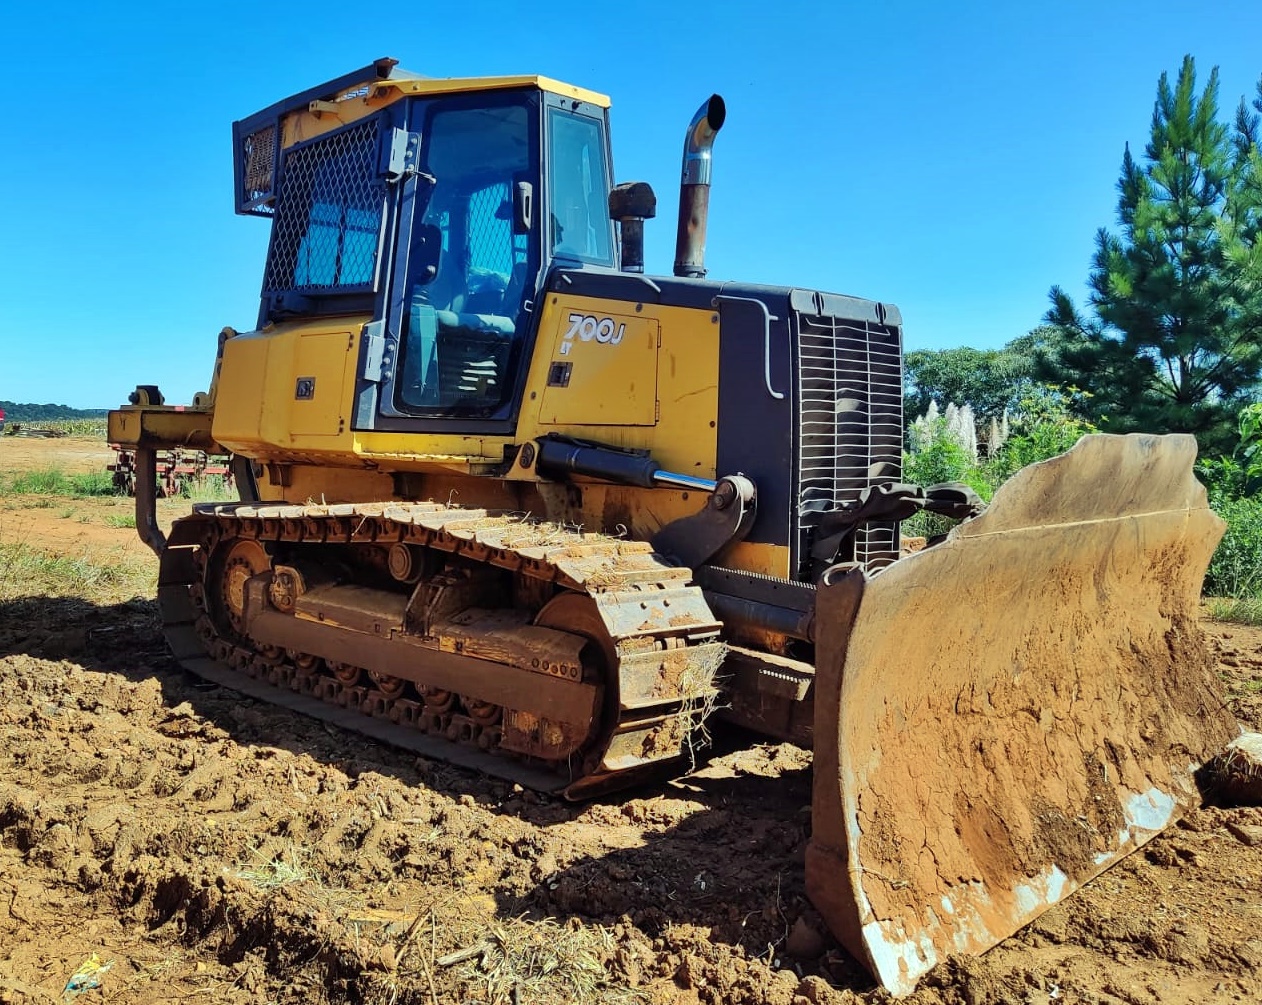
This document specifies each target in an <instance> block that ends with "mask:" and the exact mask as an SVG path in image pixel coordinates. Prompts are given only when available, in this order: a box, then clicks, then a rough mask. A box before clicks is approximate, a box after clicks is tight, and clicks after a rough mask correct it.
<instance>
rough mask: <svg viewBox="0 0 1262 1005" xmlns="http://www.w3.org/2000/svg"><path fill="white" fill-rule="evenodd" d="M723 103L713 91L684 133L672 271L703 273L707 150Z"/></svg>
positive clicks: (724, 114)
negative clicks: (677, 227) (677, 222)
mask: <svg viewBox="0 0 1262 1005" xmlns="http://www.w3.org/2000/svg"><path fill="white" fill-rule="evenodd" d="M725 118H727V106H726V105H724V103H723V99H722V98H720V97H719V96H718V95H717V94H712V95H711V96H710V100H709V101H707V102H706V103H705V104H704V105H702V106H701V107H700V108H698V109H697V114H696V115H694V116H693V117H692V121H691V122H689V123H688V132H687V134H686V135H685V136H684V164H683V180H682V182H681V184H680V186H679V230H678V232H677V234H676V237H675V275H677V276H688V277H691V278H693V279H701V278H703V277H704V276H705V230H706V217H707V216H708V214H709V210H710V151H711V150H712V149H713V147H714V137H715V136H716V135H717V133H718V131H719V130H720V129H721V128H723V120H724V119H725Z"/></svg>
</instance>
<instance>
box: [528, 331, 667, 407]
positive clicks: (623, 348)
mask: <svg viewBox="0 0 1262 1005" xmlns="http://www.w3.org/2000/svg"><path fill="white" fill-rule="evenodd" d="M660 333H661V329H660V328H659V326H658V323H657V320H656V319H654V318H646V317H644V316H643V315H642V314H641V315H634V314H631V315H627V314H612V315H610V314H603V315H601V316H600V317H599V318H597V317H596V316H595V315H592V314H584V313H582V312H581V311H572V312H571V313H570V314H569V315H568V317H566V318H565V319H564V320H563V321H562V324H561V326H560V328H558V329H557V332H556V335H557V338H556V341H555V342H554V343H553V345H552V347H551V348H552V354H551V364H550V368H549V379H548V385H547V386H546V387H545V388H544V389H543V393H542V394H541V395H540V401H539V423H540V425H551V426H651V425H653V424H654V423H655V422H656V421H657V347H658V340H659V338H660ZM544 347H545V348H546V344H545V346H544ZM558 370H559V372H560V375H559V376H554V371H558ZM562 381H564V384H562ZM588 386H590V387H592V388H596V389H599V392H600V393H599V394H598V395H592V394H590V393H588V391H587V387H588Z"/></svg>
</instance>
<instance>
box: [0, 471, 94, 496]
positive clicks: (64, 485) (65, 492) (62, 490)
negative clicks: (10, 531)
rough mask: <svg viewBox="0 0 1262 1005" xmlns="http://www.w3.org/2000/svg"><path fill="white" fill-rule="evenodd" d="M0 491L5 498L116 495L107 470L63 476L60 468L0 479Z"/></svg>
mask: <svg viewBox="0 0 1262 1005" xmlns="http://www.w3.org/2000/svg"><path fill="white" fill-rule="evenodd" d="M0 489H3V491H4V492H5V494H7V495H31V496H67V497H69V498H72V499H83V498H87V497H90V496H113V495H118V494H119V493H118V489H117V488H115V487H114V479H113V476H112V475H111V474H110V472H108V471H86V472H82V473H79V474H67V473H66V472H65V471H62V470H61V469H60V468H43V469H41V470H39V471H21V472H18V473H17V474H13V475H9V476H7V477H0Z"/></svg>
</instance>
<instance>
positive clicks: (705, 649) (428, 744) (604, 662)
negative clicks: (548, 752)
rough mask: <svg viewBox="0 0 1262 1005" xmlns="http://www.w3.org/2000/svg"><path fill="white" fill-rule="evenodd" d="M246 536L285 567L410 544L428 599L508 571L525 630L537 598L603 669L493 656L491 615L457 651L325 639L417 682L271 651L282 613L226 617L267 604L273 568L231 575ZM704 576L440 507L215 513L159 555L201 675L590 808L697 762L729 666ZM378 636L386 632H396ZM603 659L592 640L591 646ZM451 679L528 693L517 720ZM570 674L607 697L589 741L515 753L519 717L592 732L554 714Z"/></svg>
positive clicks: (171, 613)
mask: <svg viewBox="0 0 1262 1005" xmlns="http://www.w3.org/2000/svg"><path fill="white" fill-rule="evenodd" d="M241 542H256V543H257V545H258V549H257V553H258V554H278V555H285V554H287V553H294V552H297V551H299V550H301V551H302V553H304V554H306V555H313V554H315V555H321V556H323V555H325V554H330V553H331V552H332V549H333V548H336V547H337V546H352V547H353V546H363V548H364V549H367V550H364V551H362V553H363V554H368V553H369V552H372V553H375V554H377V555H378V556H384V555H385V554H386V553H387V552H386V550H387V549H392V548H395V546H406V549H407V554H412V555H419V556H421V559H420V562H421V564H425V565H427V567H428V568H429V569H430V570H431V572H430V575H429V576H428V577H417V579H418V580H419V582H418V583H417V585H416V586H415V587H408V589H414V590H415V591H416V592H417V593H419V592H420V591H422V590H424V589H430V590H431V591H432V592H433V591H437V590H441V588H442V586H443V583H444V580H443V579H442V577H443V576H444V575H447V574H448V571H449V570H450V568H451V566H452V563H453V560H457V564H458V565H459V566H460V568H462V569H464V570H470V569H472V570H477V569H482V570H484V571H489V570H503V572H501V573H499V575H500V576H501V577H502V576H505V575H506V576H508V577H510V579H511V582H512V584H513V593H514V595H515V596H516V597H518V598H519V602H518V609H517V610H516V612H515V613H516V615H517V617H518V619H519V620H520V618H521V616H522V613H523V612H522V611H521V609H520V608H521V605H522V604H523V603H524V604H525V606H526V607H527V609H528V610H527V613H528V614H529V615H533V616H534V617H535V623H536V624H540V625H544V626H546V628H544V629H542V631H544V632H545V633H546V634H548V636H549V638H560V639H561V641H562V642H564V639H565V637H566V636H565V635H558V634H557V633H571V634H572V635H573V636H575V637H576V645H577V644H582V643H587V642H591V643H594V644H595V649H596V652H597V653H598V656H599V658H598V659H596V660H594V661H593V660H591V659H586V660H585V661H584V664H583V666H582V668H581V670H580V668H579V667H578V666H577V665H570V664H567V663H565V662H564V661H557V662H552V661H549V660H548V659H544V660H543V661H542V667H541V666H540V661H539V660H535V661H534V665H533V666H532V665H531V664H530V662H528V661H523V660H522V659H520V657H519V658H517V659H515V660H514V659H512V658H511V657H509V656H505V657H502V659H503V660H504V661H503V662H496V661H495V659H494V646H493V645H490V646H481V647H479V643H480V642H481V640H480V638H479V637H478V635H477V628H476V624H477V623H478V622H476V621H475V622H474V627H471V629H470V634H469V636H468V637H465V638H458V639H456V640H454V642H453V639H452V638H450V637H442V635H441V633H440V632H439V631H438V630H437V629H432V628H431V626H429V625H422V626H418V625H416V624H408V625H407V626H404V625H403V624H401V623H400V624H396V625H395V626H394V628H395V629H396V630H395V631H393V632H386V634H385V640H384V642H383V640H382V638H379V637H377V636H373V635H366V634H362V633H361V634H356V633H354V632H349V633H348V632H345V631H342V632H341V634H337V635H331V634H330V633H338V632H339V629H337V628H327V627H324V626H320V627H319V628H318V629H316V630H317V631H319V632H323V633H324V637H326V638H333V640H334V642H336V643H338V645H337V647H336V648H337V649H338V651H339V652H341V651H343V650H345V648H346V646H347V645H350V646H351V647H352V648H363V649H367V648H371V647H375V649H374V651H376V652H378V653H381V652H386V653H388V654H389V656H390V658H391V660H393V661H394V663H395V664H399V661H400V660H401V661H402V664H400V665H406V667H407V675H408V681H410V682H411V687H406V686H405V685H406V684H407V683H408V681H404V680H401V679H400V678H397V677H391V676H388V675H385V674H383V673H381V672H377V671H374V673H373V674H372V675H369V674H366V673H360V672H358V671H357V668H355V667H353V666H348V665H347V664H346V663H339V662H337V661H336V660H334V659H332V658H328V659H323V658H320V657H322V656H325V655H327V653H307V652H303V651H300V650H296V649H293V648H282V647H280V646H278V645H276V644H268V643H267V642H266V641H262V642H261V641H260V639H259V638H254V637H252V636H251V631H252V630H254V629H256V628H257V626H259V625H262V624H263V623H264V622H265V621H266V622H267V624H269V625H271V626H273V627H274V626H277V625H279V626H280V627H281V630H282V631H283V630H284V628H285V626H286V624H287V622H286V619H285V618H283V617H280V616H279V615H280V612H278V611H277V610H275V609H274V606H268V609H267V611H266V616H265V617H258V619H257V620H253V621H250V622H249V623H248V624H247V622H246V619H245V617H244V616H239V615H234V616H233V617H232V618H231V619H229V620H225V618H224V617H223V616H222V604H220V605H219V607H218V609H217V605H216V600H215V598H216V597H220V596H225V595H228V596H230V597H232V598H234V599H235V602H236V603H238V604H240V603H242V600H241V598H242V597H243V596H245V595H246V594H248V595H249V596H250V597H251V598H252V602H253V603H254V604H255V605H257V606H256V607H255V608H252V609H251V611H252V614H257V612H258V611H259V610H261V609H262V607H263V606H264V605H266V604H267V602H266V601H264V600H262V599H261V598H262V597H263V596H264V595H265V592H266V587H267V584H268V583H270V581H271V575H272V570H271V568H267V569H259V568H254V567H253V566H254V565H256V564H259V563H258V562H253V563H252V562H250V561H241V560H234V563H233V564H232V567H231V568H230V569H228V570H224V569H222V568H219V567H218V566H219V565H220V564H221V563H220V562H219V561H217V560H216V556H223V555H225V554H232V555H238V554H242V553H244V554H246V555H251V554H254V553H255V551H256V549H255V548H254V545H252V544H251V545H245V546H243V547H242V546H241V545H240V543H241ZM311 545H316V546H332V548H324V549H320V548H316V549H312V548H310V547H309V546H311ZM299 546H308V547H306V548H302V549H300V548H299ZM234 548H235V549H236V550H234ZM396 553H397V554H403V553H401V552H398V551H397V549H396ZM385 564H388V562H387V563H385ZM435 569H438V570H440V571H438V572H434V571H433V570H435ZM216 577H220V578H216ZM691 579H692V573H691V571H690V570H688V569H682V568H677V567H674V566H671V565H668V564H667V563H666V561H665V560H664V559H663V558H662V557H661V556H659V555H656V554H654V553H653V551H652V548H651V547H650V546H649V544H648V543H647V542H642V541H624V540H621V539H618V538H613V537H609V536H607V535H603V534H593V533H583V532H580V531H577V530H574V529H572V528H567V527H562V526H559V525H556V524H546V523H541V522H538V521H534V520H532V519H530V518H528V517H524V516H522V515H520V514H502V513H501V514H495V513H489V512H487V511H485V510H480V509H462V508H459V507H455V506H444V505H440V504H437V503H414V504H404V503H397V502H391V503H367V504H363V503H360V504H345V505H309V506H293V505H273V506H268V505H258V504H246V503H236V504H202V505H198V506H195V507H194V511H193V513H192V514H191V515H189V516H187V517H184V518H182V519H180V520H178V521H177V522H176V524H175V526H174V527H173V528H172V532H171V535H170V538H169V541H168V545H167V548H166V549H165V551H164V552H163V554H162V558H161V565H160V575H159V585H158V599H159V605H160V608H161V612H162V620H163V629H164V632H165V634H166V637H167V640H168V642H169V644H170V646H171V648H172V651H173V653H174V654H175V656H176V658H177V659H178V660H179V661H180V662H181V665H183V666H184V667H185V668H186V669H188V670H190V671H191V672H193V673H195V674H197V675H199V676H201V677H204V678H206V679H208V680H211V681H213V682H215V683H218V684H222V685H224V686H228V687H231V688H233V689H235V690H238V691H241V692H242V693H245V694H248V695H250V696H251V697H254V698H258V699H260V700H263V701H268V702H270V703H272V704H279V705H282V706H284V707H288V708H292V709H294V710H295V711H299V712H302V713H304V714H307V715H310V716H313V717H315V718H319V719H323V720H325V721H329V722H332V723H335V724H337V725H339V726H342V727H345V728H348V729H352V730H355V731H356V732H359V733H362V734H364V735H367V736H370V737H372V738H373V739H376V740H383V741H386V742H389V743H392V744H394V745H396V746H400V747H403V748H405V749H410V750H414V751H417V752H418V753H421V754H424V755H425V756H428V757H432V758H436V759H440V760H444V761H448V762H450V763H453V764H458V765H461V766H464V767H468V768H473V769H475V770H478V771H481V772H483V773H485V774H490V775H495V776H498V777H502V778H506V779H509V780H512V781H515V782H518V783H520V784H523V785H526V786H529V787H531V788H534V789H538V790H542V791H560V792H563V793H564V794H565V795H566V796H567V797H568V798H574V799H578V798H588V797H591V796H595V795H599V794H601V793H603V792H607V791H612V790H615V789H618V788H622V787H625V786H626V785H630V784H634V783H636V782H638V781H639V780H641V779H642V778H644V777H645V776H646V775H650V774H658V773H660V772H661V771H663V770H664V769H668V768H670V767H675V768H677V767H678V766H679V762H680V761H681V759H682V758H683V757H684V756H685V755H687V754H688V753H690V751H691V744H692V736H693V733H694V730H695V727H696V726H697V725H698V724H699V723H700V721H701V719H702V718H703V717H704V715H705V714H706V713H707V712H708V710H709V709H710V707H712V705H713V704H714V699H715V697H716V694H717V691H716V689H715V685H714V677H715V673H716V671H717V670H718V668H719V666H720V665H721V663H722V661H723V658H724V654H725V647H724V646H723V644H722V643H720V642H719V641H718V634H719V631H720V628H721V625H720V624H719V623H718V622H717V621H716V620H715V619H714V617H713V615H712V614H711V612H710V610H709V608H708V607H707V605H706V603H705V600H704V598H703V597H702V594H701V591H700V589H699V588H698V587H696V586H693V585H691ZM402 596H403V594H400V599H401V598H402ZM523 597H524V598H533V600H532V599H527V600H525V601H522V600H520V598H523ZM237 610H238V611H239V610H240V608H237ZM287 613H288V612H287ZM217 615H218V616H217ZM290 617H291V618H292V614H290ZM456 620H459V618H457V619H456ZM292 627H294V628H297V627H298V622H296V621H294V622H292ZM375 630H376V631H377V632H378V633H380V632H381V631H382V629H381V627H380V625H376V626H375ZM259 634H260V635H264V633H262V632H260V633H259ZM383 645H385V646H387V647H388V648H387V649H382V646H383ZM314 648H319V647H318V645H317V646H315V647H314ZM591 651H592V647H591V646H588V647H587V648H586V649H584V650H583V652H584V653H587V654H590V653H591ZM464 652H474V653H476V654H477V655H462V654H463V653H464ZM461 660H464V661H467V662H466V663H460V662H459V661H461ZM488 660H489V662H488ZM453 661H454V662H453ZM453 667H454V672H456V673H459V672H460V670H461V668H462V667H467V668H468V670H469V671H470V672H469V674H468V675H467V677H468V679H469V680H471V681H475V682H476V681H479V680H480V681H483V682H484V685H483V686H484V687H490V690H491V691H493V692H494V693H495V694H497V695H501V696H502V695H503V694H505V693H509V692H511V693H513V694H515V695H519V696H525V697H524V698H522V697H519V698H516V699H510V703H508V704H503V705H502V709H501V707H500V706H499V705H496V704H495V703H494V702H492V701H490V700H488V698H487V696H486V694H480V693H478V690H477V686H476V683H475V685H473V686H472V689H471V690H470V691H469V692H468V693H458V694H457V693H452V692H451V691H450V690H449V689H443V688H442V687H441V686H434V682H433V680H430V679H429V678H428V677H427V675H428V674H434V675H436V676H435V678H434V679H435V680H437V679H439V678H442V679H444V680H447V681H450V679H451V674H452V673H453ZM444 669H445V672H446V674H447V676H446V677H445V678H443V677H442V674H443V672H444ZM488 674H489V676H488ZM559 676H565V677H567V678H572V679H573V680H576V681H577V680H581V681H582V682H584V683H585V684H591V685H593V686H594V687H595V688H596V689H597V691H598V694H599V696H600V697H599V701H598V703H597V707H596V710H595V712H594V713H593V715H592V721H590V722H587V723H580V724H579V725H578V727H577V728H578V729H580V730H583V731H584V732H582V734H581V736H585V737H586V739H585V740H583V742H582V745H581V749H577V750H575V751H574V752H573V753H571V754H569V755H568V756H566V757H564V758H561V759H557V758H551V759H550V758H548V757H546V756H532V755H531V754H530V753H523V749H525V748H523V747H522V745H521V743H520V741H519V742H518V745H517V748H516V750H513V749H511V746H510V747H505V746H504V745H503V734H502V729H503V728H505V727H506V726H507V724H508V723H509V722H511V723H512V724H513V725H514V726H517V727H520V724H521V723H523V722H524V723H527V724H530V725H533V727H534V729H535V730H536V732H537V733H538V734H539V735H542V736H557V735H560V734H561V733H564V731H565V729H569V730H571V732H572V731H573V730H574V729H575V728H576V727H575V726H574V725H573V722H572V716H571V722H570V724H569V725H568V726H566V725H564V724H558V723H557V722H554V721H552V720H551V719H550V718H549V713H550V712H551V711H552V709H550V708H549V707H548V704H547V702H548V700H549V699H548V698H547V695H548V694H555V693H557V688H559V687H561V686H562V682H559V681H556V680H553V679H551V678H553V677H559ZM566 683H568V681H567V682H566ZM549 688H552V690H551V691H549V690H548V689H549ZM488 693H489V692H488ZM536 695H537V696H538V697H537V698H536V697H534V696H536ZM532 700H534V701H536V704H535V705H534V706H532V705H531V701H532ZM501 716H502V721H501ZM558 731H560V732H558ZM518 735H520V732H519V734H518ZM571 739H573V737H571Z"/></svg>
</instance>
